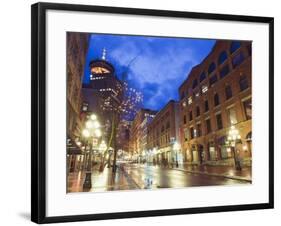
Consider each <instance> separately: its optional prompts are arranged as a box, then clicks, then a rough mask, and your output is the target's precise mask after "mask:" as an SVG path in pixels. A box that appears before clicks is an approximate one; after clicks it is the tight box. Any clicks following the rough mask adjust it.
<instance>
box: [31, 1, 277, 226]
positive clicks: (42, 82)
mask: <svg viewBox="0 0 281 226" xmlns="http://www.w3.org/2000/svg"><path fill="white" fill-rule="evenodd" d="M47 10H63V11H70V10H71V11H76V12H102V13H114V14H129V15H144V16H146V15H149V16H160V17H177V18H194V19H212V20H225V21H241V22H255V23H263V24H268V25H269V59H268V60H269V72H268V73H269V78H268V79H269V109H268V110H269V147H268V148H269V149H268V150H269V184H268V188H269V194H268V195H269V202H268V203H258V204H245V205H228V206H215V207H200V208H179V209H159V210H151V211H136V212H115V213H105V214H87V215H73V216H55V217H47V216H46V11H47ZM31 18H32V20H31V55H32V56H31V64H32V65H31V75H32V76H31V87H32V92H31V102H32V106H31V137H32V138H31V152H32V155H31V179H32V181H31V220H32V221H33V222H36V223H40V224H41V223H54V222H72V221H87V220H104V219H116V218H134V217H148V216H163V215H178V214H194V213H208V212H221V211H235V210H253V209H269V208H273V207H274V174H273V173H274V172H273V169H274V153H273V149H274V135H273V133H274V106H273V105H274V90H273V88H274V87H273V82H274V78H273V74H274V53H273V51H274V18H271V17H256V16H241V15H224V14H210V13H195V12H182V11H166V10H152V9H136V8H118V7H104V6H90V5H73V4H57V3H36V4H34V5H32V6H31Z"/></svg>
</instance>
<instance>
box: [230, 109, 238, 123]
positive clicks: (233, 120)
mask: <svg viewBox="0 0 281 226" xmlns="http://www.w3.org/2000/svg"><path fill="white" fill-rule="evenodd" d="M228 118H229V122H230V124H231V125H232V124H236V123H237V118H236V111H235V109H234V107H232V108H229V109H228Z"/></svg>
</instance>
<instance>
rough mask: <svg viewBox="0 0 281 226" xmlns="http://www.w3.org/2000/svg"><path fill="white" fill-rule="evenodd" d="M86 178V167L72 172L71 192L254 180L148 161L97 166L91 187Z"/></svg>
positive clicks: (69, 183)
mask: <svg viewBox="0 0 281 226" xmlns="http://www.w3.org/2000/svg"><path fill="white" fill-rule="evenodd" d="M213 170H214V169H213ZM246 170H247V169H246ZM84 180H85V173H84V172H82V171H80V172H78V173H72V174H70V176H69V177H68V192H83V191H84V192H102V191H112V190H132V189H159V188H182V187H191V186H211V185H235V184H250V182H249V181H246V180H240V179H234V178H227V177H224V176H214V175H212V174H211V175H210V174H209V175H208V174H204V173H193V172H189V171H187V170H184V169H181V168H164V167H160V166H152V165H145V164H144V165H142V164H124V165H123V166H122V167H119V168H118V170H117V172H116V173H112V169H111V168H104V171H103V172H99V171H98V170H94V171H93V172H92V176H91V180H92V188H91V189H83V183H84Z"/></svg>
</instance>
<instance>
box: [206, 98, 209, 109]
mask: <svg viewBox="0 0 281 226" xmlns="http://www.w3.org/2000/svg"><path fill="white" fill-rule="evenodd" d="M207 111H209V102H208V100H205V112H207Z"/></svg>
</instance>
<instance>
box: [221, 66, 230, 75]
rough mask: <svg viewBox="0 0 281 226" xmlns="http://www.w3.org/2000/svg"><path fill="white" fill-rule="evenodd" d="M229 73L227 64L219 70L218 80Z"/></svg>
mask: <svg viewBox="0 0 281 226" xmlns="http://www.w3.org/2000/svg"><path fill="white" fill-rule="evenodd" d="M228 73H229V66H228V64H227V65H225V66H223V68H222V69H221V70H220V78H224V77H225V76H226V75H227V74H228Z"/></svg>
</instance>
